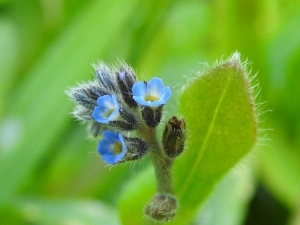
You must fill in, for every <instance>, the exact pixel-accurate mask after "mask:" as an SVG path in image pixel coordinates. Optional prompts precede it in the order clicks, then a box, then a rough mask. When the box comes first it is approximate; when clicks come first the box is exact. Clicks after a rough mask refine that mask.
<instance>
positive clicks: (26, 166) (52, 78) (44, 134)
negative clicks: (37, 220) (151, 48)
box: [0, 0, 138, 208]
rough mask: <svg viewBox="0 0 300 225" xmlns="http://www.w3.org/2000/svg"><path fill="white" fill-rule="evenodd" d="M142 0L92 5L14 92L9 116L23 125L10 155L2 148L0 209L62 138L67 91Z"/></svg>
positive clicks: (67, 109)
mask: <svg viewBox="0 0 300 225" xmlns="http://www.w3.org/2000/svg"><path fill="white" fill-rule="evenodd" d="M137 2H138V1H136V0H133V1H132V0H126V2H123V3H124V5H123V7H122V8H120V7H118V5H116V4H112V3H111V1H108V0H105V1H95V2H93V4H90V5H89V6H88V7H87V8H86V9H84V10H83V12H82V14H81V15H78V17H76V19H75V20H74V21H73V23H71V24H70V26H69V27H67V28H66V29H65V30H64V31H63V32H62V34H61V35H59V36H58V37H57V38H56V39H54V41H53V43H52V45H50V46H49V47H48V48H47V50H46V51H45V52H44V54H43V55H42V56H41V58H40V59H39V60H38V61H36V62H35V63H34V68H32V69H31V70H30V71H29V72H28V74H26V75H25V77H26V79H24V81H23V82H21V83H20V85H19V86H18V88H16V89H15V90H14V92H13V93H12V94H11V95H10V97H11V99H9V100H7V106H6V107H7V108H8V112H7V113H8V115H6V116H7V117H9V118H12V120H13V121H14V122H15V123H16V124H17V125H18V127H17V128H18V129H17V131H18V132H19V133H20V135H19V136H17V135H15V134H14V133H17V132H12V133H11V134H10V135H11V136H14V135H15V136H14V137H15V141H14V144H15V145H14V147H13V149H11V151H7V154H6V155H4V153H2V152H1V153H2V155H1V158H0V181H1V187H0V208H1V207H3V206H5V204H6V202H7V201H9V199H10V198H12V197H13V196H14V195H15V194H16V192H17V191H18V189H20V187H21V186H22V185H23V184H24V181H25V180H26V178H27V179H28V177H29V176H30V172H32V170H33V169H34V168H35V166H36V164H37V163H38V161H39V159H40V158H41V157H42V156H43V155H44V154H45V153H46V151H47V150H50V148H49V146H51V145H52V144H55V143H56V141H57V140H58V139H61V138H62V136H61V135H62V134H63V131H64V129H66V127H67V125H68V124H67V123H68V122H69V121H70V120H71V118H70V115H69V112H70V111H71V107H72V103H71V102H70V101H69V100H68V98H67V96H66V95H65V94H64V90H65V89H66V87H68V86H71V85H74V84H75V83H76V81H78V80H80V79H82V78H83V77H84V76H85V74H86V75H88V74H89V72H87V71H91V68H92V67H91V66H90V62H91V61H92V60H96V59H97V58H98V57H99V55H103V54H105V52H106V51H107V47H108V46H112V45H114V43H115V41H116V40H118V39H116V38H115V37H120V36H121V34H122V28H123V27H124V26H125V25H126V21H127V19H128V18H129V17H130V16H131V13H132V12H133V11H134V9H135V6H136V4H137ZM112 15H117V16H114V17H113V18H112ZM95 21H97V25H96V26H95ZM2 156H3V157H2Z"/></svg>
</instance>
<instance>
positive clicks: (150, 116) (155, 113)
mask: <svg viewBox="0 0 300 225" xmlns="http://www.w3.org/2000/svg"><path fill="white" fill-rule="evenodd" d="M163 107H164V105H161V106H159V107H157V108H154V107H149V106H145V107H143V108H142V116H143V119H144V121H145V123H146V124H147V126H148V127H156V126H157V125H158V124H159V122H160V120H161V117H162V109H163Z"/></svg>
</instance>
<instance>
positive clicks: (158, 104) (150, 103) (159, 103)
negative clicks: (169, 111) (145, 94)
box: [148, 100, 166, 107]
mask: <svg viewBox="0 0 300 225" xmlns="http://www.w3.org/2000/svg"><path fill="white" fill-rule="evenodd" d="M164 104H166V102H165V101H163V100H158V101H155V102H148V106H150V107H158V106H161V105H164Z"/></svg>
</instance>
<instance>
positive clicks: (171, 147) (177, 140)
mask: <svg viewBox="0 0 300 225" xmlns="http://www.w3.org/2000/svg"><path fill="white" fill-rule="evenodd" d="M185 128H186V126H185V122H184V120H183V119H177V117H176V116H173V117H172V118H171V119H170V120H169V121H168V123H167V125H166V127H165V130H164V133H163V138H162V145H163V148H164V150H165V153H166V154H167V155H168V156H169V157H172V158H175V157H176V156H178V155H180V154H181V153H182V151H183V149H184V142H185V136H186V135H185V133H186V132H185V130H186V129H185Z"/></svg>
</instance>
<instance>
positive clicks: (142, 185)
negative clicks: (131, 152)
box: [119, 168, 155, 225]
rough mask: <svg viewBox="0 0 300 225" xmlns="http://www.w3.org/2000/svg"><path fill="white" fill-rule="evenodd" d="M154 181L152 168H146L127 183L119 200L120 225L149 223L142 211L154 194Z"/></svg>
mask: <svg viewBox="0 0 300 225" xmlns="http://www.w3.org/2000/svg"><path fill="white" fill-rule="evenodd" d="M154 179H155V178H154V171H153V168H148V169H146V170H144V171H143V172H141V173H140V174H139V175H138V176H136V177H134V178H133V179H132V180H131V181H130V182H128V183H127V185H126V186H125V188H124V190H123V192H122V195H121V197H120V199H119V215H120V220H121V222H122V224H124V225H142V224H148V222H149V221H148V220H147V219H146V218H145V217H144V212H143V210H144V208H145V206H146V203H147V201H150V199H151V198H152V197H153V196H154V194H155V183H154ZM149 224H152V223H151V222H149Z"/></svg>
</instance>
